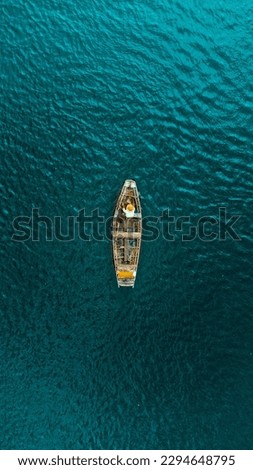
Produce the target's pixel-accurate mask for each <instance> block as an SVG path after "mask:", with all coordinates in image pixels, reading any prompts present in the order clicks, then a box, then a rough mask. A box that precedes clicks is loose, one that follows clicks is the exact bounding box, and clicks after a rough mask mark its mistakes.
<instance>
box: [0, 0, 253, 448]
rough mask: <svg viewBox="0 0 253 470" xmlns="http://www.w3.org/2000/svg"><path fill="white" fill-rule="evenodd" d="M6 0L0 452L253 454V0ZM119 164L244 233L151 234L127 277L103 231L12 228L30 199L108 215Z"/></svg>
mask: <svg viewBox="0 0 253 470" xmlns="http://www.w3.org/2000/svg"><path fill="white" fill-rule="evenodd" d="M1 9H2V15H1V58H0V61H1V62H0V63H1V69H0V79H1V80H0V83H1V114H0V116H1V127H0V132H1V144H0V146H1V162H0V175H1V176H0V177H1V217H0V223H1V245H0V246H1V252H0V255H1V290H0V293H1V297H0V298H1V304H0V306H1V323H0V324H1V328H0V336H1V341H0V355H1V363H0V364H1V371H0V372H1V381H0V401H1V408H0V422H1V436H0V440H1V443H0V447H1V448H2V449H36V448H37V449H82V448H84V449H120V448H121V449H170V448H172V449H180V448H182V449H204V448H207V449H233V448H236V449H246V448H250V449H252V443H253V392H252V390H253V318H252V316H253V282H252V261H253V260H252V228H253V224H252V207H253V204H252V203H253V193H252V189H253V183H252V182H253V180H252V177H253V161H252V151H253V145H252V132H253V115H252V106H253V82H252V76H253V49H252V42H253V5H252V1H251V0H242V2H236V1H233V0H227V1H225V0H219V1H217V0H213V1H212V2H203V1H200V0H187V1H179V0H178V1H175V0H171V1H165V0H152V1H151V0H138V1H137V0H131V1H130V0H129V1H127V0H121V1H120V2H117V1H115V0H107V1H105V0H89V1H87V0H83V1H80V0H63V1H61V2H58V1H56V0H50V1H49V0H46V1H40V0H29V1H26V2H24V1H21V0H15V1H14V0H8V1H6V2H3V3H2V7H1ZM126 178H134V179H136V181H137V184H138V187H139V190H140V193H141V202H142V208H143V215H145V216H149V215H152V216H154V217H159V216H161V214H162V212H163V211H164V210H165V209H167V208H169V209H170V212H171V213H172V214H173V215H175V216H177V217H178V216H182V215H185V216H187V215H189V216H191V218H192V220H195V221H196V220H197V219H198V218H199V217H202V216H212V217H218V210H219V207H226V209H227V211H228V214H229V216H231V215H233V214H238V215H240V216H241V217H240V219H239V220H238V221H237V222H236V230H237V232H238V234H239V235H240V238H241V240H240V241H234V240H232V239H231V237H229V236H228V238H227V239H226V240H225V241H219V240H214V241H213V242H210V241H209V242H208V241H207V240H204V241H201V240H199V239H198V238H196V239H195V240H193V241H191V242H185V241H184V242H183V241H182V240H181V238H180V236H177V237H176V239H175V241H174V242H169V241H166V240H164V239H163V238H162V237H161V236H159V238H158V239H157V240H156V241H153V242H150V243H147V242H146V243H144V242H143V245H142V253H141V258H140V266H139V271H138V276H137V281H136V287H135V289H118V288H117V284H116V279H115V275H114V270H113V265H112V254H111V244H110V241H104V242H98V241H95V240H92V241H90V242H84V241H82V240H80V239H79V238H78V237H75V240H74V241H70V242H59V241H57V240H53V241H52V242H49V241H46V240H45V230H44V232H43V233H42V236H41V240H40V241H39V242H34V241H31V240H29V241H26V242H23V243H21V242H15V241H13V240H12V239H11V237H12V235H13V233H14V231H13V227H12V221H13V219H14V218H15V217H17V216H18V215H24V216H27V217H30V216H31V212H32V208H36V207H37V208H39V210H40V213H41V214H43V215H47V216H48V217H53V216H56V215H58V216H62V217H63V220H64V221H66V217H67V216H71V215H72V216H76V215H77V213H78V211H79V210H80V209H82V208H83V207H85V208H86V210H87V213H90V211H91V210H92V209H94V208H96V207H98V208H99V209H100V211H101V213H102V214H103V215H104V216H105V217H109V216H110V215H111V214H112V212H113V209H114V204H115V201H116V198H117V195H118V192H119V190H120V187H121V185H122V183H123V181H124V180H125V179H126ZM209 228H210V225H209ZM42 230H43V229H42ZM208 233H209V232H208ZM177 235H178V234H177Z"/></svg>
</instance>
